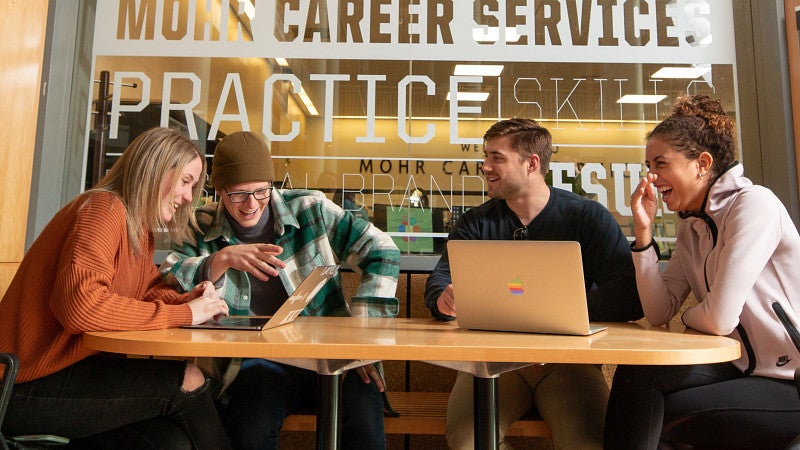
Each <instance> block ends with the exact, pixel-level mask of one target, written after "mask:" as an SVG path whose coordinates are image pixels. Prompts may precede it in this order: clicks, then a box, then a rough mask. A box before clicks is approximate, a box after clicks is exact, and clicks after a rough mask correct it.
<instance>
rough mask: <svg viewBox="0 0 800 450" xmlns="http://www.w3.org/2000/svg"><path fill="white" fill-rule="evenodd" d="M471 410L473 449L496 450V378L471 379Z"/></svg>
mask: <svg viewBox="0 0 800 450" xmlns="http://www.w3.org/2000/svg"><path fill="white" fill-rule="evenodd" d="M472 385H473V400H474V404H473V410H474V418H475V420H474V427H475V449H476V450H483V449H486V450H489V449H491V450H497V448H498V447H499V443H498V436H497V434H498V433H497V428H498V426H499V417H498V411H499V409H498V406H499V399H498V397H497V377H490V378H484V377H478V376H475V377H473V378H472Z"/></svg>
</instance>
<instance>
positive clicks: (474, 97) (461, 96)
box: [447, 92, 489, 102]
mask: <svg viewBox="0 0 800 450" xmlns="http://www.w3.org/2000/svg"><path fill="white" fill-rule="evenodd" d="M487 98H489V93H488V92H459V93H457V94H456V100H458V101H460V102H461V101H464V102H485V101H486V99H487ZM447 100H448V101H449V100H450V93H449V92H448V93H447Z"/></svg>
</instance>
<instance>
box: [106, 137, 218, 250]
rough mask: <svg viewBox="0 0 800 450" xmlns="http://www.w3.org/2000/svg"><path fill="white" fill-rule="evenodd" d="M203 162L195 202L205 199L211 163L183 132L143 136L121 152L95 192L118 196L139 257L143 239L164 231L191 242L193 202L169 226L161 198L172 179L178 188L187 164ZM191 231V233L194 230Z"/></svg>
mask: <svg viewBox="0 0 800 450" xmlns="http://www.w3.org/2000/svg"><path fill="white" fill-rule="evenodd" d="M196 158H200V161H201V163H202V171H201V173H200V180H198V182H197V184H196V185H195V186H194V187H193V188H192V198H193V199H194V200H196V199H198V198H199V197H200V194H201V192H202V190H203V186H204V181H205V173H206V160H205V157H204V155H203V154H202V153H201V152H200V149H199V148H198V147H197V146H196V145H195V144H194V143H193V142H192V141H190V140H189V139H188V138H187V137H185V136H184V135H182V134H181V133H180V132H178V131H175V130H172V129H169V128H151V129H149V130H147V131H145V132H144V133H142V134H140V135H139V136H137V137H136V139H134V140H133V142H131V143H130V145H128V147H127V148H126V149H125V150H124V151H123V152H122V156H120V158H119V159H118V160H117V162H116V163H114V165H113V166H112V167H111V170H109V172H108V174H106V176H104V177H103V178H102V179H101V180H100V181H99V182H98V184H97V186H95V187H94V189H92V190H95V191H105V192H111V193H114V194H116V195H118V196H119V197H120V198H121V199H122V203H123V204H124V205H125V210H126V213H127V214H126V215H127V225H128V240H129V242H130V245H131V248H133V250H134V252H137V253H138V252H140V251H141V248H140V246H139V243H140V242H141V239H142V235H143V234H144V233H153V232H154V231H156V230H159V229H164V230H166V231H167V234H168V235H169V237H170V239H171V240H172V241H173V242H176V243H178V244H181V243H183V242H184V241H186V240H188V239H190V238H191V237H192V228H195V229H196V228H197V222H196V221H195V217H194V209H195V205H194V202H192V203H184V204H182V205H180V206H179V207H178V209H177V210H176V211H175V213H174V214H173V216H172V220H170V221H169V222H167V223H164V220H163V219H162V218H161V206H162V205H161V196H162V192H163V190H164V189H174V188H175V186H165V183H166V182H167V181H168V179H169V178H170V175H171V174H173V173H174V174H175V175H174V176H173V178H172V180H173V181H174V182H176V183H177V180H178V179H179V177H180V174H181V172H183V169H184V168H185V167H186V165H187V164H189V163H190V162H192V161H193V160H194V159H196ZM189 225H191V227H192V228H190V227H189Z"/></svg>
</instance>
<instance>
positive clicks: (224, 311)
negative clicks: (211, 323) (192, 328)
mask: <svg viewBox="0 0 800 450" xmlns="http://www.w3.org/2000/svg"><path fill="white" fill-rule="evenodd" d="M201 286H202V287H201ZM209 286H210V288H209ZM198 289H200V290H202V294H201V295H200V296H199V297H196V298H194V299H192V300H190V301H189V308H190V309H191V310H192V325H197V324H198V323H203V322H206V321H208V320H211V319H216V318H218V317H219V316H227V315H228V304H227V303H225V299H223V298H221V297H220V296H219V295H218V294H217V291H216V290H215V289H214V285H213V284H211V283H210V282H208V281H204V282H202V283H200V284H198V285H197V286H195V288H194V289H192V292H194V291H197V290H198ZM190 296H191V294H190Z"/></svg>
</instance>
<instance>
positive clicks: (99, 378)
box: [3, 356, 230, 449]
mask: <svg viewBox="0 0 800 450" xmlns="http://www.w3.org/2000/svg"><path fill="white" fill-rule="evenodd" d="M185 370H186V362H184V361H174V360H154V359H126V358H114V357H102V356H97V357H92V358H87V359H85V360H83V361H80V362H78V363H75V364H73V365H72V366H69V367H67V368H65V369H63V370H61V371H59V372H56V373H54V374H52V375H48V376H46V377H43V378H39V379H36V380H33V381H29V382H26V383H20V384H17V385H15V386H14V390H13V393H12V397H11V401H10V402H9V405H8V411H7V414H6V419H5V423H4V426H3V433H4V434H5V435H6V436H16V435H23V434H55V435H58V436H63V437H67V438H70V440H73V441H77V442H79V443H83V444H86V446H87V447H92V446H93V447H100V448H131V449H133V448H138V449H143V448H153V449H156V448H158V449H165V448H170V449H172V448H175V449H177V448H191V447H195V448H199V449H221V448H230V441H229V440H228V438H227V436H226V435H225V433H224V429H223V427H222V424H221V421H220V419H219V416H218V414H217V412H216V409H215V407H214V403H213V399H212V398H211V395H210V394H209V392H208V390H207V388H206V386H203V387H202V388H200V389H197V390H195V391H193V392H188V393H187V392H184V391H183V390H182V389H181V385H182V384H183V378H184V372H185ZM78 446H80V444H79V445H78Z"/></svg>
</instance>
